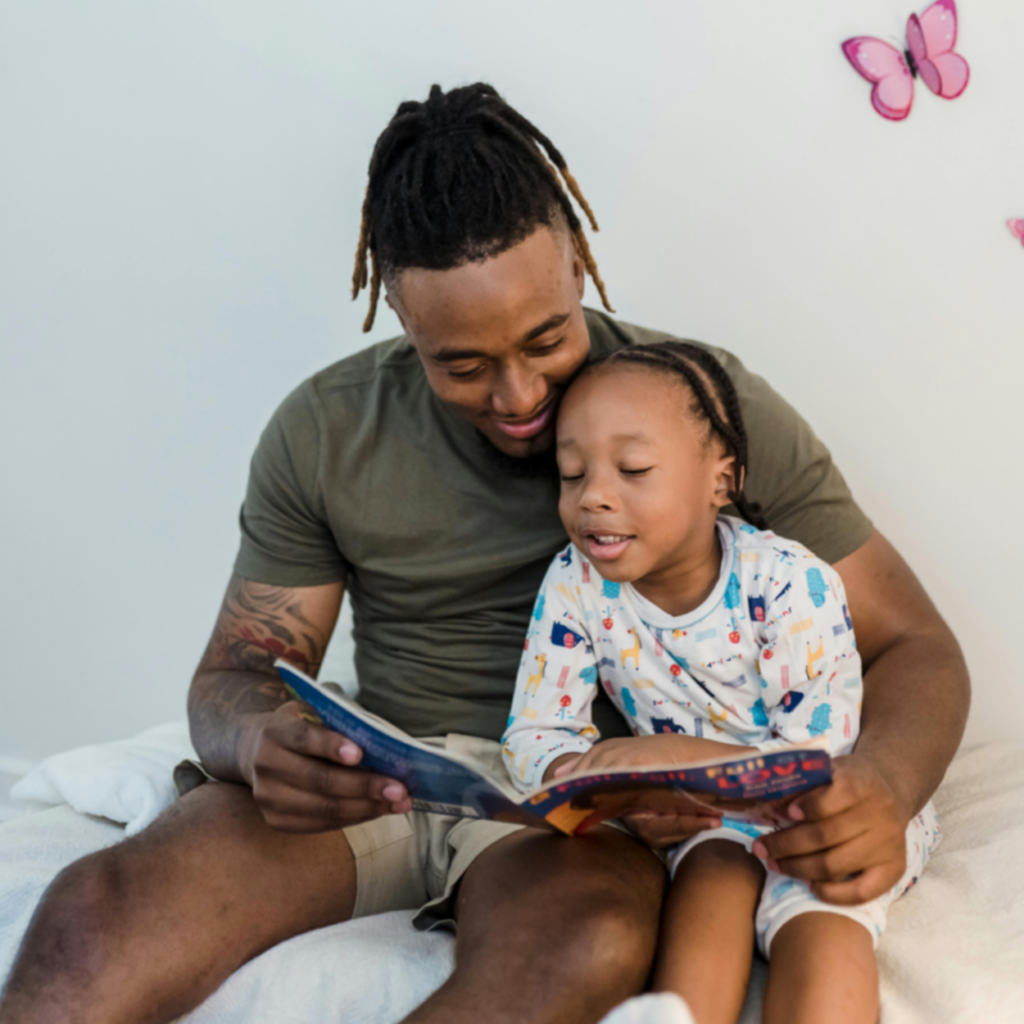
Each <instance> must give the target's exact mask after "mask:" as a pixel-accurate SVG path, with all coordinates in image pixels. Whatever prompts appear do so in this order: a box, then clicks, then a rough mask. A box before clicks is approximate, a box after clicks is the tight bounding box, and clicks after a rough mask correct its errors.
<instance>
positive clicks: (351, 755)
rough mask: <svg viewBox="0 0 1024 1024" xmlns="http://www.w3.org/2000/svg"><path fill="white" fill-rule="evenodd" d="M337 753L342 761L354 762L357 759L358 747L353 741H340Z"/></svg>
mask: <svg viewBox="0 0 1024 1024" xmlns="http://www.w3.org/2000/svg"><path fill="white" fill-rule="evenodd" d="M338 754H339V755H340V757H341V759H342V761H345V762H347V763H348V764H355V763H356V761H357V760H358V759H359V748H358V747H357V746H356V745H355V744H354V743H342V744H341V746H340V747H338Z"/></svg>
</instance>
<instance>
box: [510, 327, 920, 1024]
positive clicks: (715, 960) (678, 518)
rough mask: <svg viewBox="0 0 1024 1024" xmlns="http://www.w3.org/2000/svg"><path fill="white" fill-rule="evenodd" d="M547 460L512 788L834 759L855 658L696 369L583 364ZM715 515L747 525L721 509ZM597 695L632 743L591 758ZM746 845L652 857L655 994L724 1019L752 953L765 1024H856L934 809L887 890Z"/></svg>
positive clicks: (836, 597) (850, 735)
mask: <svg viewBox="0 0 1024 1024" xmlns="http://www.w3.org/2000/svg"><path fill="white" fill-rule="evenodd" d="M557 456H558V466H559V471H560V474H561V480H562V484H561V501H560V504H559V512H560V514H561V517H562V521H563V522H564V524H565V528H566V530H567V532H568V534H569V537H570V539H571V542H572V543H570V545H569V546H568V547H567V548H566V549H565V550H564V551H563V552H562V553H561V554H559V555H558V556H557V557H556V558H555V559H554V561H553V562H552V564H551V567H550V568H549V570H548V573H547V576H546V577H545V580H544V583H543V586H542V588H541V592H540V595H539V596H538V598H537V603H536V606H535V608H534V611H533V621H532V622H531V624H530V630H529V633H528V635H527V640H526V649H525V651H524V653H523V660H522V663H521V665H520V669H519V676H518V680H517V687H516V694H515V698H514V702H513V705H512V714H511V716H510V718H509V727H508V730H507V731H506V733H505V737H504V753H505V763H506V765H507V767H508V769H509V772H510V773H511V775H512V778H513V780H514V781H515V783H516V785H517V786H519V787H520V788H522V789H523V790H528V789H530V788H532V787H534V786H537V785H539V784H540V783H541V782H542V781H543V780H545V779H548V780H550V779H551V778H553V777H555V775H556V774H557V775H564V774H568V773H569V772H570V771H573V772H575V771H579V770H583V769H597V768H601V767H612V766H619V767H621V766H627V765H635V764H673V763H686V762H688V761H696V760H703V759H705V758H709V757H716V756H720V755H722V754H725V753H729V752H732V753H736V752H740V751H744V750H746V751H750V752H751V753H757V752H763V751H770V750H777V749H780V748H783V747H786V746H787V745H789V744H791V743H796V742H800V741H804V740H808V739H811V738H813V737H826V738H827V739H828V741H829V745H830V749H831V753H832V755H833V756H839V755H843V754H848V753H850V751H851V750H852V749H853V746H854V743H855V742H856V739H857V732H858V727H859V711H860V700H861V678H860V674H861V665H860V657H859V655H858V653H857V647H856V643H855V641H854V636H853V624H852V622H851V620H850V614H849V611H848V609H847V606H846V603H845V602H846V598H845V594H844V591H843V584H842V580H841V579H840V578H839V576H838V574H837V573H835V572H834V571H833V570H832V568H831V567H830V566H829V565H827V564H826V563H824V562H822V561H821V560H819V559H817V558H815V557H814V555H812V554H811V552H809V551H808V550H807V549H806V548H804V547H802V546H801V545H800V544H798V543H796V542H794V541H788V540H783V539H782V538H780V537H777V536H775V535H774V534H773V533H771V532H769V531H768V530H767V527H766V524H765V523H764V522H763V521H762V520H760V519H759V518H758V514H757V509H756V508H754V507H752V506H750V505H748V503H747V502H746V501H745V499H744V498H743V477H744V472H745V469H746V456H747V441H746V435H745V433H744V429H743V423H742V420H741V417H740V409H739V402H738V401H737V398H736V393H735V390H734V388H733V386H732V382H731V380H730V379H729V377H728V375H727V374H726V373H725V371H724V370H723V369H722V368H721V366H720V365H719V364H718V362H717V361H716V360H715V358H714V357H713V356H712V355H710V353H708V352H706V351H704V350H703V349H701V348H699V347H697V346H695V345H689V344H683V343H680V342H668V341H666V342H661V343H659V344H656V345H648V346H634V347H630V348H624V349H620V350H619V351H617V352H615V353H613V354H612V355H610V356H608V357H605V358H603V359H600V360H597V361H595V362H593V363H591V364H589V365H588V366H587V367H585V368H584V370H583V372H582V373H581V375H580V376H579V377H577V378H576V380H575V381H574V382H573V384H572V385H571V387H570V388H569V390H568V391H567V393H566V395H565V397H564V399H563V401H562V405H561V409H560V412H559V419H558V446H557ZM730 504H731V505H733V506H734V507H735V508H736V509H738V510H739V511H740V512H741V513H742V514H743V515H744V517H745V518H746V519H747V520H749V521H750V522H744V521H743V520H742V519H737V518H734V517H732V516H725V515H722V514H721V510H722V509H724V508H725V507H726V506H728V505H730ZM752 523H753V525H751V524H752ZM598 685H602V686H603V687H604V689H605V690H606V691H607V693H608V694H609V696H610V697H611V699H612V701H613V702H614V703H615V705H616V706H617V707H618V709H619V710H620V711H621V712H622V714H623V715H624V716H625V718H626V720H627V722H629V724H630V726H631V729H632V731H633V733H634V737H632V738H627V739H613V740H608V741H606V742H605V743H599V744H597V745H596V746H595V742H596V741H597V740H598V739H600V737H599V735H598V732H597V730H596V729H595V727H594V726H593V724H592V723H591V720H590V707H591V702H592V700H593V696H594V694H595V692H596V689H597V686H598ZM726 745H728V749H726ZM768 831H770V829H769V828H768V827H761V826H754V825H751V824H750V823H748V822H743V821H738V820H730V819H728V818H724V819H722V821H721V825H720V826H718V825H717V824H715V825H714V826H713V827H711V828H709V829H707V830H705V831H702V832H700V833H698V834H697V835H696V836H694V837H693V838H691V839H689V840H687V841H686V842H683V843H681V844H679V845H678V846H676V847H674V848H672V849H671V850H669V851H668V865H669V869H670V872H671V875H672V884H671V889H670V892H669V896H668V899H667V903H666V909H665V915H664V918H663V921H662V930H661V941H660V947H659V951H658V958H657V962H656V966H655V974H654V987H655V989H658V990H668V991H675V992H678V993H679V994H680V995H681V996H683V998H684V999H686V1001H687V1002H688V1003H689V1005H690V1007H691V1009H692V1011H693V1013H694V1016H695V1017H696V1019H697V1021H698V1022H699V1024H710V1022H717V1021H722V1022H729V1024H731V1022H732V1021H735V1020H736V1018H737V1017H738V1016H739V1012H740V1009H741V1007H742V1004H743V998H744V994H745V992H746V986H747V981H748V977H749V971H750V961H751V954H752V950H753V945H754V942H755V939H756V942H757V945H758V947H759V949H760V950H761V952H762V954H763V955H764V956H765V957H766V958H767V957H769V956H770V957H771V971H770V980H769V985H768V990H767V993H766V997H765V1007H764V1016H765V1020H766V1021H769V1022H775V1021H787V1022H798V1021H805V1020H806V1021H811V1020H813V1021H815V1022H821V1021H844V1022H846V1021H851V1022H852V1021H864V1022H874V1021H875V1020H876V1019H877V1016H878V975H877V970H876V967H875V960H874V944H875V942H876V941H877V938H878V936H879V935H881V933H882V930H883V928H884V926H885V919H886V910H887V907H888V904H889V903H890V902H891V901H892V900H893V899H895V898H896V897H897V896H899V895H900V894H902V893H903V892H904V891H906V889H907V888H909V886H910V885H911V884H912V882H913V881H914V880H915V878H916V876H917V875H919V874H920V872H921V870H922V868H923V867H924V864H925V861H926V860H927V858H928V856H929V854H930V853H931V850H932V849H933V848H934V846H935V845H936V843H937V841H938V835H939V832H938V823H937V820H936V818H935V813H934V810H933V809H932V808H931V806H930V805H929V807H928V808H926V809H925V811H924V812H923V814H921V815H919V816H918V817H917V818H916V819H915V820H914V821H913V822H912V823H911V825H910V827H909V829H908V832H907V852H908V857H907V860H908V867H907V872H906V874H905V875H904V877H903V878H902V879H901V880H900V881H899V883H898V884H897V885H896V886H895V887H894V888H893V889H892V890H891V891H890V892H889V893H887V894H886V895H885V896H883V897H882V898H880V899H878V900H875V901H872V902H870V903H866V904H863V905H861V906H852V907H851V906H837V905H831V904H827V903H824V902H822V901H820V900H818V899H817V898H816V897H815V896H814V895H813V893H812V892H811V890H810V888H809V886H808V885H807V884H806V883H804V882H802V881H798V880H795V879H792V878H788V877H786V876H784V875H781V874H779V873H777V872H775V871H773V870H771V869H770V867H766V866H765V865H763V864H762V862H761V861H760V860H758V859H757V858H756V857H755V856H754V855H753V853H752V852H750V851H751V849H752V847H753V845H754V842H755V841H756V840H757V839H758V838H759V837H760V836H761V835H763V834H765V833H766V832H768Z"/></svg>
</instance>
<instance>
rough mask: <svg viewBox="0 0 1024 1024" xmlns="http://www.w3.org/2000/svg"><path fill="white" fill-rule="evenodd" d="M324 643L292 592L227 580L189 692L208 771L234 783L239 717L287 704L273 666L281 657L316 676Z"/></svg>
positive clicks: (193, 722)
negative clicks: (211, 630) (210, 635)
mask: <svg viewBox="0 0 1024 1024" xmlns="http://www.w3.org/2000/svg"><path fill="white" fill-rule="evenodd" d="M328 639H329V636H326V635H325V634H324V633H323V631H322V630H321V629H319V628H318V627H317V626H316V625H314V624H313V623H312V622H310V621H309V620H308V619H307V618H306V617H305V615H304V614H303V611H302V605H301V602H300V601H297V600H296V595H295V591H294V590H293V589H291V588H288V587H273V586H269V585H267V584H263V583H252V582H250V581H248V580H243V579H240V578H238V577H234V578H232V580H231V583H230V585H229V587H228V591H227V594H225V596H224V602H223V604H222V605H221V609H220V614H219V615H218V617H217V624H216V626H215V628H214V631H213V636H212V637H211V638H210V643H209V644H208V645H207V648H206V653H205V654H204V655H203V659H202V661H201V662H200V664H199V668H198V670H197V672H196V678H195V679H194V680H193V684H192V690H191V691H190V694H189V722H190V725H191V731H192V741H193V743H194V744H195V746H196V749H197V751H198V753H199V755H200V757H201V758H202V760H203V763H204V766H205V767H206V769H207V771H209V772H210V773H211V774H212V775H215V776H217V777H219V778H227V779H239V778H240V774H239V770H238V745H239V741H240V740H241V735H242V719H243V718H244V717H245V716H246V715H251V714H258V713H263V712H271V711H276V710H277V708H279V707H280V706H281V705H282V704H284V703H286V702H287V701H289V700H290V699H291V697H290V696H289V695H288V691H287V690H286V689H285V686H284V684H283V683H282V682H280V680H279V679H278V678H277V676H276V674H275V672H274V661H275V660H276V659H277V658H285V659H287V660H288V661H290V662H292V663H293V664H295V665H296V666H297V667H299V668H301V669H302V670H303V671H304V672H308V673H310V674H311V675H314V676H315V675H316V673H317V672H318V671H319V669H320V664H321V662H322V660H323V652H324V650H325V649H326V647H327V641H328Z"/></svg>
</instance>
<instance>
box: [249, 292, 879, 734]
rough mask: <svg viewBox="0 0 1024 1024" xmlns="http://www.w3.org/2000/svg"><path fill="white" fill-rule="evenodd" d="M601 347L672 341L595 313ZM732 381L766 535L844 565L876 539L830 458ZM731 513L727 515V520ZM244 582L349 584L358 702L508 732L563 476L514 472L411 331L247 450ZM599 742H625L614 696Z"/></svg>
mask: <svg viewBox="0 0 1024 1024" xmlns="http://www.w3.org/2000/svg"><path fill="white" fill-rule="evenodd" d="M586 322H587V327H588V329H589V332H590V341H591V351H592V352H593V354H595V355H597V354H600V353H603V352H607V351H609V350H611V349H614V348H618V347H621V346H623V345H630V344H641V343H644V342H652V341H660V340H663V339H665V338H666V337H669V335H666V334H665V333H663V332H658V331H651V330H646V329H644V328H640V327H633V326H630V325H629V324H623V323H619V322H618V321H616V320H613V319H612V318H611V317H608V316H606V315H604V314H603V313H598V312H595V311H593V310H587V311H586ZM707 347H708V348H709V349H710V351H711V352H713V353H714V354H715V356H716V357H717V358H718V359H719V360H720V361H721V362H722V364H723V366H724V367H725V368H726V370H728V372H729V373H730V375H731V376H732V379H733V381H734V382H735V384H736V390H737V392H738V394H739V399H740V405H741V408H742V411H743V417H744V422H745V424H746V429H747V434H748V437H749V469H748V479H747V484H746V488H745V490H746V493H747V495H748V496H749V497H750V499H751V500H752V501H757V502H760V503H761V505H762V507H763V510H764V516H765V518H766V519H767V521H768V523H769V525H770V526H771V527H772V529H773V530H774V531H775V532H777V533H778V534H780V535H781V536H784V537H791V538H793V539H794V540H798V541H800V542H802V543H803V544H805V545H806V546H807V547H809V548H810V549H811V550H812V551H814V552H815V553H816V554H818V555H819V556H820V557H821V558H824V559H825V560H826V561H829V562H836V561H838V560H839V559H840V558H843V557H844V556H845V555H848V554H850V553H851V552H853V551H855V550H856V549H857V548H858V547H860V546H861V544H863V543H864V542H865V541H866V540H867V539H868V537H869V535H870V534H871V530H872V526H871V523H870V521H869V520H868V518H867V517H866V516H865V515H864V513H863V512H862V511H861V510H860V508H858V506H857V505H856V503H855V502H854V500H853V498H852V497H851V495H850V491H849V489H848V488H847V486H846V483H845V482H844V480H843V478H842V476H841V474H840V473H839V470H838V469H837V468H836V467H835V466H834V465H833V463H832V459H831V456H830V455H829V452H828V449H827V448H826V447H825V446H824V445H823V444H822V443H821V442H820V441H819V440H818V439H817V438H816V437H815V436H814V434H813V432H812V431H811V429H810V427H809V426H808V425H807V424H806V423H805V422H804V421H803V420H802V419H801V418H800V417H799V416H798V415H797V413H796V412H795V411H794V410H793V409H792V408H791V407H790V406H789V405H788V404H787V403H786V402H785V401H783V399H782V398H780V397H779V396H778V395H777V394H776V393H775V392H774V391H772V389H771V388H770V387H769V386H768V385H767V384H766V383H765V381H764V380H762V379H761V378H760V377H757V376H755V375H754V374H752V373H750V372H748V371H747V370H746V369H745V368H744V367H743V364H742V363H741V362H740V361H739V360H738V359H737V358H736V357H735V356H733V355H730V354H729V353H728V352H725V351H723V350H721V349H717V348H710V346H707ZM726 511H734V510H729V509H727V510H726ZM240 521H241V529H242V540H241V548H240V550H239V553H238V558H237V560H236V562H235V571H236V572H237V573H238V574H239V575H240V576H242V577H244V578H245V579H249V580H253V581H256V582H260V583H269V584H274V585H277V586H283V587H308V586H316V585H319V584H324V583H333V582H336V581H339V580H341V581H344V583H345V586H346V587H347V588H348V590H349V593H350V595H351V600H352V610H353V618H354V639H355V646H356V656H355V660H356V672H357V676H358V680H359V699H360V702H361V703H362V704H363V705H364V706H365V707H366V708H367V709H368V710H370V711H373V712H375V713H376V714H379V715H382V716H384V717H385V718H388V719H390V720H391V721H392V722H394V723H395V724H396V725H398V726H400V727H401V728H403V729H405V730H407V731H408V732H410V733H412V734H413V735H419V736H425V735H439V734H443V733H447V732H459V733H466V734H470V735H477V736H489V737H492V738H494V739H498V738H500V736H501V734H502V732H503V731H504V730H505V726H506V723H507V719H508V714H509V707H510V705H511V700H512V691H513V686H514V683H515V678H516V669H517V667H518V665H519V658H520V654H521V652H522V647H523V638H524V636H525V635H526V624H527V619H528V618H529V615H530V610H531V608H532V607H533V601H534V598H535V596H536V593H537V589H538V587H539V586H540V582H541V579H542V578H543V576H544V573H545V571H546V570H547V567H548V563H549V562H550V560H551V558H552V557H553V556H554V554H555V552H556V551H558V550H559V549H560V548H562V547H563V546H564V545H565V543H566V535H565V531H564V529H563V528H562V524H561V521H560V520H559V518H558V479H557V476H555V475H553V474H550V473H541V474H537V473H529V472H523V471H521V470H520V468H519V465H518V464H517V462H516V460H513V459H510V458H508V457H503V456H501V454H500V453H498V452H497V450H496V449H494V448H493V446H492V445H491V444H490V443H489V442H488V441H486V440H485V439H484V438H483V436H482V435H481V434H480V433H479V432H478V431H477V430H476V429H475V428H474V427H473V426H471V425H470V424H469V423H468V422H467V421H465V420H464V419H462V418H461V417H459V416H458V415H457V414H455V413H453V412H451V411H450V410H449V409H448V408H447V406H445V405H444V404H442V403H441V401H440V400H439V399H438V398H437V396H436V395H435V394H434V393H433V391H431V389H430V387H429V385H428V384H427V380H426V377H425V375H424V372H423V368H422V366H421V364H420V360H419V357H418V355H417V354H416V351H415V350H414V349H413V347H412V346H411V345H410V343H409V341H408V340H407V339H406V338H405V337H400V338H395V339H393V340H391V341H384V342H381V343H380V344H378V345H373V346H371V347H370V348H367V349H364V350H363V351H362V352H358V353H357V354H356V355H354V356H350V357H349V358H347V359H342V360H341V361H340V362H337V363H335V364H334V365H333V366H329V367H327V369H325V370H322V371H321V372H320V373H318V374H316V375H315V376H313V377H311V378H310V379H309V380H307V381H306V382H305V383H303V384H301V385H300V386H299V387H298V388H296V390H295V391H293V392H292V393H291V394H290V395H289V396H288V397H287V398H286V399H285V400H284V402H283V403H282V405H281V406H280V408H279V409H278V410H277V412H276V413H275V414H274V416H273V418H272V419H271V421H270V423H269V425H268V426H267V428H266V430H265V431H264V432H263V436H262V437H261V439H260V442H259V446H258V447H257V449H256V453H255V455H254V456H253V460H252V467H251V471H250V478H249V487H248V491H247V493H246V497H245V502H244V504H243V505H242V511H241V516H240ZM595 724H596V725H598V727H599V728H600V729H601V730H602V733H604V734H605V735H608V734H609V733H622V732H623V731H624V730H623V729H622V728H621V727H620V726H619V724H618V722H617V721H616V716H615V712H614V709H613V708H612V706H611V704H610V702H608V703H606V704H605V705H604V706H603V707H602V708H599V709H595Z"/></svg>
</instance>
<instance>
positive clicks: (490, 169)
mask: <svg viewBox="0 0 1024 1024" xmlns="http://www.w3.org/2000/svg"><path fill="white" fill-rule="evenodd" d="M545 154H546V156H545ZM552 165H554V166H552ZM556 168H557V173H556ZM559 174H561V177H562V180H563V181H564V182H565V188H567V189H568V190H569V195H571V196H572V197H573V199H575V200H576V202H577V203H578V204H579V206H580V208H581V209H582V210H583V212H584V213H585V214H586V215H587V219H588V220H589V221H590V226H591V227H592V228H593V229H594V230H595V231H597V221H596V220H595V219H594V214H593V212H592V211H591V209H590V205H589V204H588V203H587V201H586V199H584V198H583V193H582V192H581V191H580V187H579V185H578V184H577V183H576V179H575V178H574V177H573V176H572V174H570V173H569V168H568V167H567V166H566V163H565V159H564V157H563V156H562V154H561V153H559V151H558V150H557V149H556V148H555V147H554V145H553V144H552V142H551V140H550V139H549V138H548V137H547V136H546V135H544V134H543V133H541V132H540V131H539V130H538V129H537V128H536V127H534V125H532V124H531V123H530V122H529V121H527V120H526V118H525V117H523V115H522V114H520V113H519V112H518V111H516V110H513V109H512V107H510V106H509V105H508V104H507V103H506V102H505V101H504V100H503V99H502V98H501V97H500V96H499V95H498V93H497V91H496V90H495V89H494V88H492V87H491V86H490V85H487V84H485V83H484V82H477V83H476V84H475V85H466V86H461V87H460V88H457V89H452V90H450V91H449V92H447V93H445V92H442V91H441V87H440V86H439V85H434V86H431V88H430V95H429V96H428V97H427V99H426V101H425V102H423V103H418V102H416V101H411V100H410V101H408V102H406V103H402V104H400V105H399V107H398V110H397V111H396V112H395V116H394V117H393V118H391V121H390V122H389V124H388V126H387V127H386V128H385V129H384V131H383V132H382V133H381V135H380V138H378V139H377V144H376V145H375V146H374V147H373V155H372V156H371V157H370V177H369V182H368V184H367V186H366V196H365V198H364V200H363V217H362V223H361V224H360V227H359V242H358V244H357V246H356V263H355V270H354V271H353V274H352V298H353V299H355V298H357V297H358V295H359V293H360V292H361V291H362V290H363V289H364V288H366V287H369V289H370V310H369V312H368V313H367V316H366V321H365V322H364V324H363V330H364V331H368V330H370V328H371V327H372V326H373V321H374V317H375V315H376V312H377V302H378V299H379V298H380V285H381V277H382V275H383V277H384V279H385V280H387V279H388V278H390V277H392V276H393V275H395V274H396V273H397V272H398V271H400V270H402V269H404V268H407V267H422V268H424V269H428V270H451V269H452V268H453V267H458V266H461V265H462V264H464V263H468V262H477V261H481V260H485V259H488V258H489V257H491V256H497V255H498V254H499V253H502V252H504V251H505V250H506V249H509V248H511V247H512V246H513V245H516V244H518V243H519V242H521V241H523V239H525V238H526V237H528V236H529V235H530V234H531V233H532V232H533V231H534V230H536V229H537V228H538V227H539V226H540V225H542V224H543V225H549V226H550V225H551V224H552V223H553V222H555V220H556V218H557V217H558V216H559V213H560V214H561V216H563V217H564V218H565V220H566V221H567V222H568V225H569V230H570V232H571V233H572V237H573V242H574V244H575V246H576V251H577V252H578V253H579V256H580V258H581V259H582V260H583V263H584V266H585V267H586V269H587V272H588V273H589V274H590V276H591V278H592V279H593V281H594V284H595V285H596V286H597V290H598V292H599V293H600V295H601V301H602V303H603V304H604V307H605V309H607V310H608V311H609V312H611V313H614V312H615V310H613V309H612V307H611V305H610V304H609V302H608V296H607V294H606V293H605V287H604V282H603V281H602V280H601V275H600V274H599V273H598V270H597V263H596V262H595V261H594V257H593V255H592V254H591V252H590V246H589V245H588V244H587V237H586V235H585V234H584V233H583V227H582V225H581V224H580V221H579V218H578V217H577V216H576V211H575V210H574V209H573V206H572V203H571V202H570V201H569V195H567V194H566V191H565V188H563V187H562V182H561V181H559V178H558V175H559Z"/></svg>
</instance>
